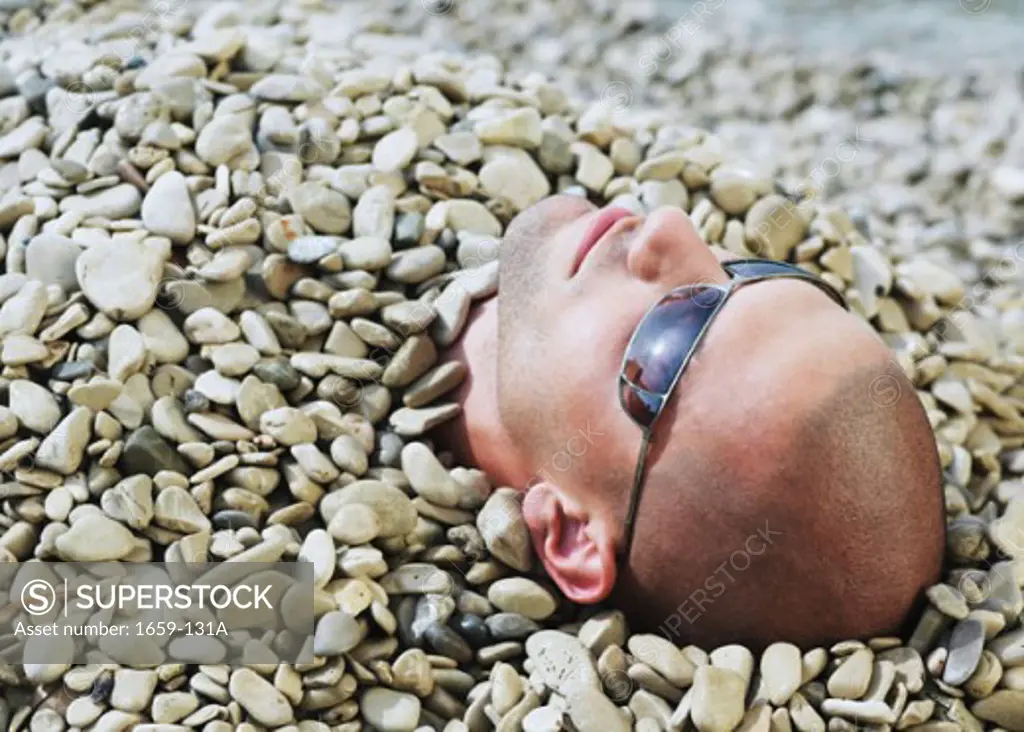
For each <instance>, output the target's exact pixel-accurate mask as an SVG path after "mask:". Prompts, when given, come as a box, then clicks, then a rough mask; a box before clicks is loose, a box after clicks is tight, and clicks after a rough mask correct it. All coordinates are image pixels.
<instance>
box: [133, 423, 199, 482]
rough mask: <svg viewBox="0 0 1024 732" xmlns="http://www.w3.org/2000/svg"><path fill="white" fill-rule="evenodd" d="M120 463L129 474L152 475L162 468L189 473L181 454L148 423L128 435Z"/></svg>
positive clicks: (184, 473) (183, 473)
mask: <svg viewBox="0 0 1024 732" xmlns="http://www.w3.org/2000/svg"><path fill="white" fill-rule="evenodd" d="M120 464H121V465H122V466H123V470H125V471H127V472H128V473H129V474H135V473H142V474H145V475H149V476H154V475H156V474H157V473H159V472H160V471H162V470H172V471H174V472H177V473H181V474H182V475H187V474H188V473H189V469H188V466H187V465H186V464H185V461H184V460H182V458H181V456H180V455H178V453H177V452H176V451H175V449H174V448H173V447H171V446H170V445H169V444H167V442H166V441H165V440H164V439H163V438H162V437H161V436H160V434H159V433H158V432H157V431H156V430H155V429H153V427H151V426H149V425H144V426H142V427H140V428H139V429H137V430H135V431H134V432H132V433H131V434H130V435H128V438H127V439H126V440H125V443H124V451H123V452H122V453H121V460H120Z"/></svg>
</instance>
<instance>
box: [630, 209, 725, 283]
mask: <svg viewBox="0 0 1024 732" xmlns="http://www.w3.org/2000/svg"><path fill="white" fill-rule="evenodd" d="M626 266H627V269H628V270H629V272H630V274H631V275H632V276H633V277H636V278H637V279H639V280H642V281H644V282H647V283H650V284H657V285H663V286H664V288H665V289H668V288H671V287H678V286H679V285H686V284H694V283H697V282H723V281H725V279H726V275H725V273H724V272H723V271H722V268H721V267H720V266H719V264H718V260H717V258H716V257H715V255H714V253H713V252H712V251H711V249H710V248H709V247H708V245H707V244H705V243H704V241H703V240H702V239H701V238H700V235H699V234H698V233H697V230H696V229H695V228H694V226H693V222H692V221H690V217H689V216H687V215H686V212H685V211H683V210H682V209H680V208H676V207H674V206H662V207H660V208H657V209H655V210H654V211H652V212H651V213H650V214H649V215H648V216H647V218H646V219H645V220H644V224H643V227H641V229H640V231H639V232H637V234H636V235H635V236H634V237H633V238H632V240H631V241H630V244H629V251H628V254H627V256H626Z"/></svg>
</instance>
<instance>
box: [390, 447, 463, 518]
mask: <svg viewBox="0 0 1024 732" xmlns="http://www.w3.org/2000/svg"><path fill="white" fill-rule="evenodd" d="M401 463H402V471H403V472H404V473H405V474H406V476H407V477H408V478H409V484H410V485H411V486H412V489H413V490H414V491H416V493H417V495H420V496H423V497H424V498H426V499H427V500H428V501H430V502H431V503H435V504H437V505H439V506H448V507H455V506H458V505H459V500H460V498H461V496H462V492H463V491H462V487H461V486H460V485H459V484H458V483H457V482H456V481H455V479H454V478H452V477H451V476H450V475H449V474H448V471H447V470H446V469H445V467H444V466H443V465H441V461H439V460H438V459H437V458H436V457H435V456H434V453H433V452H431V450H430V448H428V447H427V446H426V445H424V444H423V443H422V442H410V443H409V444H407V445H406V446H405V447H403V448H402V453H401Z"/></svg>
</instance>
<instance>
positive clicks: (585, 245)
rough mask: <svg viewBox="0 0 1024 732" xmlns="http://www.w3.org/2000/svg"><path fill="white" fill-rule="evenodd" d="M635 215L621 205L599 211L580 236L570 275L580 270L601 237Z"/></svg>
mask: <svg viewBox="0 0 1024 732" xmlns="http://www.w3.org/2000/svg"><path fill="white" fill-rule="evenodd" d="M633 215H634V214H633V212H632V211H630V210H629V209H628V208H623V207H621V206H608V207H607V208H603V209H601V210H600V211H598V213H597V216H595V217H594V220H593V221H592V222H590V226H588V227H587V230H586V231H585V232H583V236H582V237H581V238H580V243H579V246H577V247H576V258H575V259H574V260H573V264H572V272H570V273H569V276H570V277H571V276H574V275H575V274H576V273H577V272H578V271H579V269H580V266H582V264H583V260H584V259H586V258H587V255H588V254H590V250H591V249H593V248H594V247H595V246H597V243H598V242H599V241H601V237H603V236H604V235H605V234H607V233H608V231H609V230H610V229H611V228H612V227H613V226H615V224H617V223H618V222H619V221H621V220H622V219H624V218H628V217H630V216H633Z"/></svg>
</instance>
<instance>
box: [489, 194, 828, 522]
mask: <svg viewBox="0 0 1024 732" xmlns="http://www.w3.org/2000/svg"><path fill="white" fill-rule="evenodd" d="M728 282H729V276H728V274H727V273H726V272H725V271H724V270H723V269H722V266H721V264H720V262H719V260H718V258H717V257H716V256H715V254H714V253H713V252H712V251H711V250H710V248H709V247H708V246H707V245H706V244H705V243H704V242H703V241H702V240H701V239H700V237H699V236H698V235H697V232H696V231H695V230H694V228H693V226H692V224H691V222H690V219H689V217H688V216H686V214H685V212H683V211H682V210H680V209H677V208H672V207H663V208H659V209H657V210H655V211H653V212H651V213H650V214H648V215H646V216H637V215H634V214H633V213H632V212H630V211H627V210H625V209H620V208H615V207H605V208H602V209H598V208H597V207H596V206H594V205H593V204H591V203H589V202H588V201H586V200H585V199H583V198H579V197H576V196H556V197H553V198H550V199H546V200H545V201H542V202H540V203H538V204H537V205H535V206H533V207H532V208H530V209H528V210H527V211H524V212H523V213H521V214H520V215H519V216H518V217H517V218H516V219H515V220H514V221H513V222H512V223H511V225H510V226H509V228H508V231H507V232H506V238H505V243H504V245H503V249H502V259H501V276H500V279H499V298H498V388H497V392H498V393H497V396H498V407H499V412H500V415H501V419H502V422H503V424H504V426H505V428H506V429H507V430H508V433H509V436H510V437H511V439H512V441H513V442H514V444H515V445H516V449H517V450H520V451H523V452H524V458H525V459H524V464H526V465H529V466H530V472H528V473H526V474H524V475H517V476H507V477H508V479H509V480H510V482H514V483H518V484H520V485H522V484H527V485H528V484H530V483H531V482H534V481H536V480H538V479H543V480H545V481H551V480H555V481H557V482H559V483H560V486H561V488H562V489H563V490H565V491H566V492H568V493H575V494H576V495H577V496H580V497H581V500H584V499H585V501H586V502H587V504H588V512H589V514H590V515H589V516H588V519H595V518H597V519H599V520H607V521H608V522H609V525H610V526H612V525H614V524H618V525H619V526H621V524H622V522H623V520H624V518H625V505H626V501H625V499H624V494H625V493H626V492H627V491H628V490H629V485H630V484H631V483H632V477H633V476H632V467H633V465H634V464H635V462H636V456H637V454H638V450H639V448H640V434H639V432H638V431H637V429H636V425H634V424H633V423H632V421H631V420H630V419H629V418H628V417H627V416H626V415H625V414H624V413H623V411H622V409H621V407H620V405H619V400H618V391H617V383H616V379H617V375H618V372H619V368H620V366H621V360H622V354H623V352H624V351H625V349H626V345H627V344H628V343H629V340H630V338H631V336H632V334H633V331H634V329H635V328H636V326H637V324H638V323H639V322H640V320H641V319H642V317H643V315H644V313H645V312H646V311H647V310H648V309H649V308H650V307H651V306H652V305H653V304H654V303H655V302H656V301H657V300H658V299H659V298H661V297H662V296H663V295H664V294H665V293H666V292H667V291H669V290H671V289H672V288H675V287H678V286H681V285H726V284H727V283H728ZM746 289H748V288H745V290H744V291H743V292H740V293H737V295H736V298H735V301H736V302H735V303H730V308H729V312H727V313H724V314H723V317H722V318H720V322H718V323H716V326H715V333H714V339H713V340H716V341H718V342H719V343H718V344H719V345H722V344H729V345H727V346H725V348H727V349H733V350H741V349H742V348H744V346H742V345H741V344H742V343H743V341H744V340H746V341H747V345H748V346H749V347H750V348H754V347H755V346H756V347H760V345H761V341H763V338H762V337H761V335H760V334H758V333H755V334H747V333H746V332H745V331H746V330H748V329H755V330H761V329H763V328H762V326H763V325H764V316H763V311H764V310H765V309H769V310H771V311H773V313H774V312H778V311H780V310H785V309H787V308H793V309H799V310H802V311H805V312H806V311H807V308H806V307H805V305H806V301H807V300H808V299H811V301H812V303H811V304H812V305H814V304H815V303H816V304H818V305H822V304H824V305H825V306H826V307H829V308H832V309H835V306H834V304H832V303H830V302H829V299H828V298H827V297H826V296H824V294H823V293H821V292H820V291H818V290H817V289H816V288H813V287H808V286H807V284H806V283H802V282H795V281H787V282H777V283H776V282H773V283H765V284H764V285H762V286H759V287H757V288H749V290H750V291H749V292H747V291H746ZM840 312H841V311H840ZM783 347H784V344H783ZM702 350H703V351H704V352H706V353H710V352H713V350H714V349H702ZM698 360H700V359H698ZM691 370H692V371H695V372H696V371H698V370H699V369H698V368H697V364H694V366H692V367H691ZM742 371H743V370H742V369H741V368H740V367H738V366H737V367H734V368H732V369H731V373H732V374H733V375H734V376H735V378H736V379H737V380H742V379H743V378H745V377H744V374H743V373H742ZM722 376H723V374H721V373H719V374H718V375H717V377H716V378H704V377H703V376H700V375H699V374H697V373H694V374H693V375H692V376H689V375H688V379H687V381H688V385H689V386H692V387H693V388H702V389H704V390H706V391H707V392H708V393H709V394H711V393H717V391H718V390H719V389H722V390H723V393H722V397H723V398H728V392H729V388H730V387H729V385H728V384H727V383H724V380H723V378H722ZM702 381H703V382H705V383H703V384H700V383H699V382H702ZM662 429H669V430H671V429H672V428H671V427H669V428H662ZM581 430H582V431H584V432H585V433H586V434H588V435H589V436H590V439H588V440H587V441H585V442H584V443H582V444H581V443H580V441H579V440H577V441H576V442H575V443H571V442H570V441H571V440H572V439H573V438H574V436H576V435H578V434H580V431H581ZM663 442H666V441H663ZM573 448H575V449H573ZM609 476H615V477H621V480H620V481H614V480H613V481H609ZM610 484H617V485H618V486H619V488H618V490H617V491H610V492H605V493H602V492H601V490H600V488H599V487H600V486H607V485H610ZM584 493H585V496H584ZM609 532H610V534H611V535H613V536H615V539H616V541H617V542H620V541H621V539H622V538H623V537H622V536H621V531H620V529H616V528H610V529H609Z"/></svg>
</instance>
